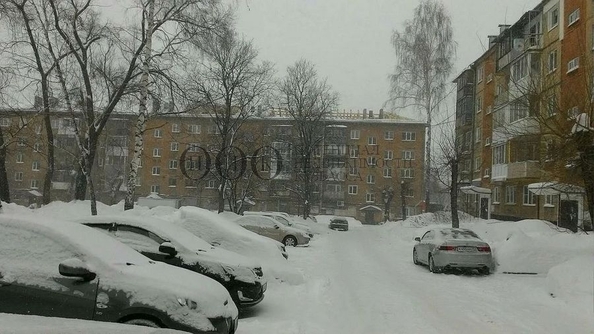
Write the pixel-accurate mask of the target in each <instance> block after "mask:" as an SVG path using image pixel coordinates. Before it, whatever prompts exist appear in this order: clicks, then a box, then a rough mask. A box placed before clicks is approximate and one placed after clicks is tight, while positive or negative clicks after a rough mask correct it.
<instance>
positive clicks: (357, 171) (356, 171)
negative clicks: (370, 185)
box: [349, 166, 359, 175]
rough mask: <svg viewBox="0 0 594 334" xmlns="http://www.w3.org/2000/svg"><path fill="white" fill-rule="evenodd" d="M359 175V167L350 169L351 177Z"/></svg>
mask: <svg viewBox="0 0 594 334" xmlns="http://www.w3.org/2000/svg"><path fill="white" fill-rule="evenodd" d="M357 174H359V170H358V169H357V167H355V166H351V168H349V175H357Z"/></svg>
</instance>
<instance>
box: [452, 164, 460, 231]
mask: <svg viewBox="0 0 594 334" xmlns="http://www.w3.org/2000/svg"><path fill="white" fill-rule="evenodd" d="M450 167H451V171H452V175H451V178H452V184H451V186H450V207H451V210H452V227H453V228H458V227H460V219H459V218H458V160H457V159H456V160H454V161H452V162H451V166H450Z"/></svg>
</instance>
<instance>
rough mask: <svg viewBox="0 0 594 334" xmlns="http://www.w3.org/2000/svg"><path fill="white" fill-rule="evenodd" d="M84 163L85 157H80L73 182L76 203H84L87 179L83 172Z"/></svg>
mask: <svg viewBox="0 0 594 334" xmlns="http://www.w3.org/2000/svg"><path fill="white" fill-rule="evenodd" d="M85 163H86V159H85V157H84V156H81V157H80V160H79V163H78V166H77V168H76V176H75V180H74V199H75V200H77V201H84V200H85V198H86V197H87V177H86V176H85V171H84V169H83V168H84V167H83V166H84V165H85Z"/></svg>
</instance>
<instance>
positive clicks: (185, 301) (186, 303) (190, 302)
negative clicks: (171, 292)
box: [177, 297, 198, 310]
mask: <svg viewBox="0 0 594 334" xmlns="http://www.w3.org/2000/svg"><path fill="white" fill-rule="evenodd" d="M177 302H178V303H179V305H181V306H186V307H188V308H189V309H190V310H195V309H197V308H198V303H196V302H195V301H193V300H191V299H189V298H179V297H178V298H177Z"/></svg>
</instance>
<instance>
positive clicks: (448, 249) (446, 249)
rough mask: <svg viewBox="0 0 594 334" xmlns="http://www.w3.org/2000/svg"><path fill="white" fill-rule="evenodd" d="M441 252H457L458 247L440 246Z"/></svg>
mask: <svg viewBox="0 0 594 334" xmlns="http://www.w3.org/2000/svg"><path fill="white" fill-rule="evenodd" d="M439 250H445V251H453V250H456V246H447V245H441V246H439Z"/></svg>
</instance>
